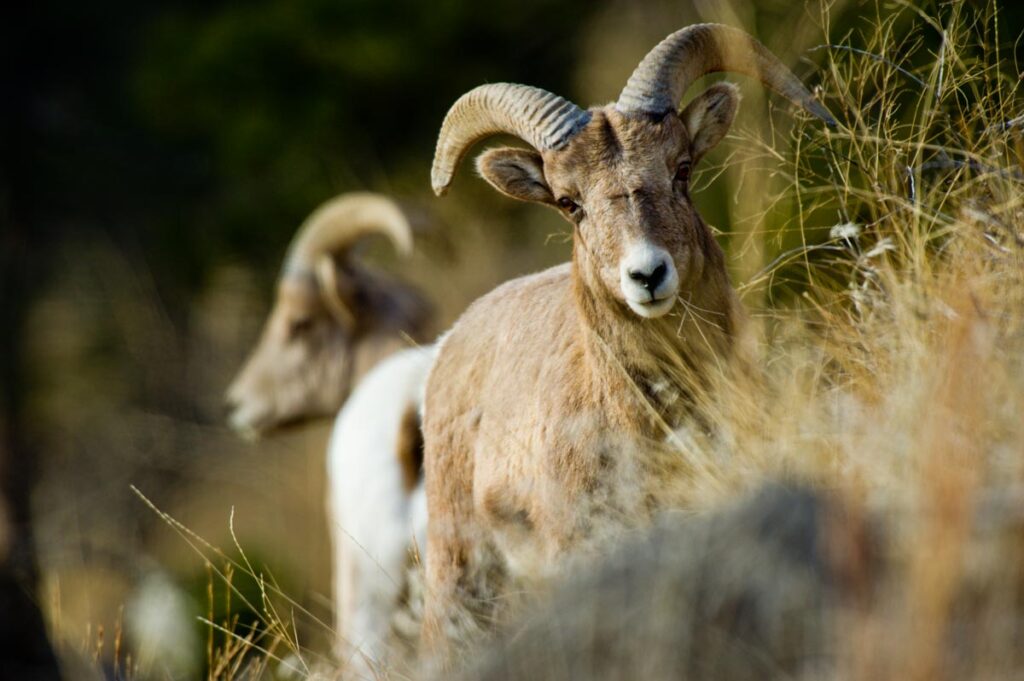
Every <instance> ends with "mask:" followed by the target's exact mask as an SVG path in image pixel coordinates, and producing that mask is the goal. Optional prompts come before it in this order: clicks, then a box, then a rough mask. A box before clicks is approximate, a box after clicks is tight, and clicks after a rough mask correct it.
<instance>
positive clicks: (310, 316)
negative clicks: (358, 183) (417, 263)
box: [227, 192, 430, 435]
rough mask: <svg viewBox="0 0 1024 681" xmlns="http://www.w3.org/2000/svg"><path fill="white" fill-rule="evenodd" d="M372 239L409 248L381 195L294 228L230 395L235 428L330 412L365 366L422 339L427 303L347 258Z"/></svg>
mask: <svg viewBox="0 0 1024 681" xmlns="http://www.w3.org/2000/svg"><path fill="white" fill-rule="evenodd" d="M373 234H381V235H384V236H386V237H387V238H388V239H389V240H390V241H391V242H392V244H394V246H395V248H396V249H397V250H398V252H399V253H401V254H408V253H409V252H411V251H412V230H411V228H410V226H409V223H408V221H407V220H406V218H405V215H404V214H403V213H402V211H401V209H399V207H398V206H397V205H395V203H394V202H393V201H391V200H390V199H388V198H386V197H384V196H380V195H377V194H371V193H366V192H356V193H349V194H343V195H341V196H339V197H336V198H334V199H332V200H331V201H328V202H327V203H325V204H324V205H323V206H321V207H320V208H318V209H317V210H316V211H315V212H314V213H313V214H312V215H310V216H309V218H308V219H307V220H306V221H305V222H304V223H303V225H302V227H300V228H299V231H298V233H297V234H296V236H295V239H294V240H293V241H292V243H291V245H290V246H289V248H288V254H287V256H286V258H285V263H284V267H283V270H282V272H281V276H280V278H279V279H278V282H277V300H276V302H275V303H274V308H273V310H271V312H270V317H269V319H267V322H266V324H265V326H264V328H263V333H262V335H261V337H260V341H259V343H258V345H257V346H256V349H255V350H253V352H252V354H251V355H250V357H249V359H248V361H247V362H246V364H245V366H244V367H243V368H242V371H241V372H240V373H239V375H238V377H237V378H236V379H235V381H234V382H233V383H232V384H231V387H230V388H229V389H228V393H227V400H228V404H229V406H230V408H231V416H230V420H231V425H232V426H233V427H234V428H236V429H237V430H239V431H241V432H244V433H249V434H253V435H259V434H261V433H264V432H267V431H269V430H272V429H275V428H279V427H281V426H284V425H288V424H290V423H293V422H296V421H299V420H302V419H306V418H311V417H318V416H331V415H334V414H336V413H337V411H338V409H339V408H340V407H341V405H342V403H344V401H345V398H346V397H347V396H348V392H349V390H350V389H351V387H352V386H353V385H355V384H356V383H358V382H359V379H360V378H362V376H363V375H364V374H365V373H366V372H367V371H369V369H370V368H371V367H373V366H374V365H375V364H376V363H377V362H379V361H380V360H381V359H383V358H384V357H387V356H388V355H390V354H392V353H394V352H395V351H397V350H400V349H402V348H405V347H408V346H409V342H408V338H409V337H411V338H413V339H419V338H420V337H422V335H423V333H424V331H425V330H426V326H427V324H428V322H429V321H430V308H429V306H428V305H427V303H426V301H425V300H424V298H423V297H422V296H421V295H420V294H419V293H418V292H417V291H416V290H415V289H414V288H413V287H411V286H409V285H408V284H405V283H403V282H400V281H398V280H397V279H394V278H392V277H389V276H388V275H386V274H384V273H382V272H380V271H378V270H374V269H371V268H369V267H367V266H365V265H363V264H361V263H359V262H357V261H356V260H355V259H354V258H352V257H351V249H352V246H353V245H354V244H355V243H356V242H357V241H359V240H360V238H362V237H365V236H369V235H373Z"/></svg>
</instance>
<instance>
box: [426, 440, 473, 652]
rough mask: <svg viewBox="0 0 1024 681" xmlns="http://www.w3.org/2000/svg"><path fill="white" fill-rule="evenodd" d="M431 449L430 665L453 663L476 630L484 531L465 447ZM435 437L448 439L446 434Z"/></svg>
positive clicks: (428, 455)
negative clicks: (474, 494) (457, 650)
mask: <svg viewBox="0 0 1024 681" xmlns="http://www.w3.org/2000/svg"><path fill="white" fill-rule="evenodd" d="M426 435H427V438H426V442H427V449H426V452H425V457H424V473H425V482H426V491H427V514H428V516H429V518H430V520H429V522H428V523H427V547H426V571H425V577H426V578H425V593H424V611H423V626H422V629H421V633H420V640H421V652H422V654H423V657H424V660H425V661H426V662H427V663H428V664H429V665H431V666H440V667H449V666H450V663H451V661H452V658H453V653H454V651H455V648H456V647H457V646H460V645H462V644H465V643H467V642H469V641H470V640H471V639H472V638H473V635H474V632H475V630H476V628H477V627H476V623H475V617H474V614H473V613H474V611H475V610H477V609H478V608H477V605H478V604H477V603H476V601H477V600H478V598H477V596H478V592H479V589H478V588H477V587H478V585H475V584H474V581H475V580H476V579H477V576H478V575H479V574H480V570H479V568H480V566H479V565H478V562H479V561H478V558H479V554H480V550H479V549H480V546H481V544H482V542H481V540H482V536H481V534H482V533H481V532H480V529H479V528H480V525H479V523H478V521H477V518H476V515H475V511H474V508H473V492H472V490H473V482H472V465H471V463H470V457H469V456H468V455H467V454H465V453H464V452H465V451H466V450H465V449H462V448H459V447H453V446H448V447H445V448H444V449H441V450H438V449H436V448H432V447H431V438H430V432H429V430H428V432H427V433H426ZM440 435H442V437H438V438H436V439H434V440H433V442H439V441H440V442H447V443H449V445H450V443H451V440H446V439H445V438H444V437H443V434H440Z"/></svg>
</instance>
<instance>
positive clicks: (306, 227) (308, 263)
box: [285, 192, 412, 272]
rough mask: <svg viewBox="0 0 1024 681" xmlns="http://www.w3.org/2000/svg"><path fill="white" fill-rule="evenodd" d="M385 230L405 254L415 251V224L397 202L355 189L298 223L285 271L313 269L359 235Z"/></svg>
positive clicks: (396, 248)
mask: <svg viewBox="0 0 1024 681" xmlns="http://www.w3.org/2000/svg"><path fill="white" fill-rule="evenodd" d="M368 234H383V235H384V236H386V237H388V239H390V240H391V243H392V244H393V245H394V247H395V250H397V251H398V252H399V253H400V254H402V255H408V254H409V253H411V252H412V228H411V227H410V226H409V221H408V220H406V218H405V214H404V213H402V210H401V209H400V208H399V207H398V205H397V204H396V203H395V202H394V201H392V200H391V199H389V198H387V197H386V196H382V195H380V194H374V193H372V192H352V193H349V194H342V195H341V196H337V197H335V198H333V199H331V200H330V201H328V202H327V203H325V204H323V205H322V206H320V207H319V208H317V209H316V210H315V211H313V214H312V215H310V216H309V217H308V218H306V221H305V222H303V223H302V226H301V227H299V231H298V232H297V233H296V235H295V238H294V239H292V243H291V245H290V246H289V247H288V255H287V257H286V258H285V271H286V272H290V271H306V272H312V271H314V270H315V269H316V266H317V261H318V259H319V257H320V256H322V255H323V254H325V253H338V252H341V251H343V250H344V249H345V248H347V247H349V246H351V245H352V244H353V243H354V242H355V241H356V240H357V239H358V238H359V237H361V236H365V235H368Z"/></svg>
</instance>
